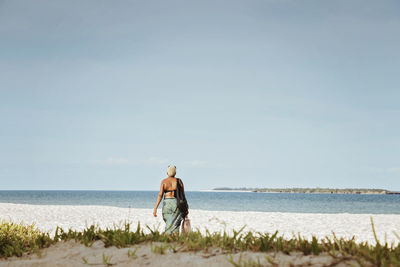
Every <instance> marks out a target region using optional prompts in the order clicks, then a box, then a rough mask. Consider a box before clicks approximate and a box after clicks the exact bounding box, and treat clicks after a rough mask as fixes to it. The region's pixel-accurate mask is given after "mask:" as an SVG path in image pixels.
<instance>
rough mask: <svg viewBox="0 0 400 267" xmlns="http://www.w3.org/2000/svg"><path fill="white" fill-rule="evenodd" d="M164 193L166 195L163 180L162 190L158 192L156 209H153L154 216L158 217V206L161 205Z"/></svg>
mask: <svg viewBox="0 0 400 267" xmlns="http://www.w3.org/2000/svg"><path fill="white" fill-rule="evenodd" d="M163 195H164V185H163V183H162V182H161V185H160V192H158V196H157V201H156V205H155V206H154V210H153V215H154V217H157V208H158V205H160V202H161V199H162V196H163Z"/></svg>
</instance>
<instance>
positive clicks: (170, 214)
mask: <svg viewBox="0 0 400 267" xmlns="http://www.w3.org/2000/svg"><path fill="white" fill-rule="evenodd" d="M167 175H168V177H167V178H165V179H164V180H162V181H161V186H160V191H159V192H158V196H157V201H156V205H155V207H154V210H153V215H154V217H157V208H158V205H160V202H161V199H162V197H163V195H164V202H163V207H162V216H163V219H164V222H165V233H167V234H171V233H179V226H180V225H181V222H182V220H183V219H184V218H185V216H186V215H187V213H188V211H186V212H185V211H184V212H182V211H181V210H180V209H179V208H178V199H177V197H178V195H177V189H178V183H179V185H180V188H179V189H180V190H182V193H184V186H183V182H182V180H181V179H179V178H175V175H176V167H175V166H172V165H170V166H168V168H167ZM185 201H186V199H185ZM184 213H186V214H184Z"/></svg>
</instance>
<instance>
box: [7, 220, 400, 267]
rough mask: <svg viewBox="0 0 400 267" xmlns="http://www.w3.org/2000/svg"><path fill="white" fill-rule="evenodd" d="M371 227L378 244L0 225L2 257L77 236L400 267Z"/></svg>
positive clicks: (392, 248)
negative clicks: (52, 230)
mask: <svg viewBox="0 0 400 267" xmlns="http://www.w3.org/2000/svg"><path fill="white" fill-rule="evenodd" d="M371 228H372V233H374V236H375V244H371V243H368V242H356V240H355V238H354V237H353V238H350V239H344V238H338V237H337V236H336V235H335V234H334V233H332V237H325V238H323V239H318V238H317V237H315V236H314V237H312V238H311V239H307V238H305V237H302V236H301V235H300V234H299V235H294V236H293V237H292V238H285V237H283V236H281V235H279V233H278V231H276V232H274V233H262V232H251V231H249V232H245V231H244V228H242V229H240V230H239V231H233V234H228V233H227V232H225V231H224V232H210V231H207V230H206V231H205V233H201V232H200V231H199V230H194V231H192V232H189V233H184V234H180V235H179V234H165V233H162V232H160V231H159V230H157V229H151V228H149V227H148V228H147V229H148V230H149V231H144V230H145V229H143V228H142V227H141V225H140V224H138V225H137V227H136V229H132V227H131V224H130V223H125V224H123V225H121V226H115V227H114V228H106V229H101V228H100V227H98V226H93V225H92V226H89V227H87V228H86V229H85V230H83V231H76V230H71V229H69V230H68V231H64V230H63V229H61V228H57V230H56V231H55V234H54V236H53V237H50V235H49V234H48V233H42V232H40V231H39V230H37V229H36V228H34V227H33V226H24V225H22V224H15V223H12V222H4V221H3V222H2V223H1V225H0V257H3V258H6V257H10V256H21V255H22V254H23V253H32V252H35V251H38V250H39V249H41V248H45V247H48V246H50V245H52V244H54V243H56V242H58V241H68V240H75V241H76V242H81V243H82V244H84V245H86V246H91V245H92V244H93V243H94V242H95V241H97V240H100V241H102V242H103V243H104V245H105V247H110V246H116V247H117V248H122V247H129V246H133V245H136V244H141V243H150V246H151V250H152V252H153V253H158V254H161V255H163V254H165V253H166V251H167V250H168V249H170V250H171V251H173V252H185V251H204V252H205V253H208V252H209V251H215V250H219V251H220V252H221V253H226V254H232V253H240V252H245V251H253V252H267V253H270V252H272V253H275V252H281V253H284V254H288V255H290V254H291V253H292V252H301V253H303V254H304V255H319V254H321V253H327V254H329V255H331V256H332V257H334V258H335V259H338V261H341V260H354V261H357V262H358V263H359V264H360V265H368V264H370V265H374V266H400V244H399V243H397V244H394V243H392V244H388V243H387V241H386V240H385V241H384V242H380V240H378V238H377V235H376V231H375V226H374V223H373V221H372V220H371ZM160 244H161V245H160ZM135 255H136V250H135V251H133V252H129V251H128V256H131V257H132V258H134V256H135ZM103 261H104V262H106V263H108V264H110V261H111V257H110V256H105V255H104V257H103ZM243 264H244V263H243ZM243 264H242V265H243ZM246 264H247V263H246ZM249 264H250V263H249ZM248 266H251V264H250V265H248Z"/></svg>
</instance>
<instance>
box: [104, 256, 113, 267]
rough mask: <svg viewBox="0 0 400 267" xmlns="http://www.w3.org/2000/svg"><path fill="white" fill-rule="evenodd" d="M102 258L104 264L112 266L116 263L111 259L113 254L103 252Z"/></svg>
mask: <svg viewBox="0 0 400 267" xmlns="http://www.w3.org/2000/svg"><path fill="white" fill-rule="evenodd" d="M102 259H103V264H104V265H106V266H111V265H114V264H112V263H111V259H112V255H108V256H107V255H106V254H104V253H103V254H102Z"/></svg>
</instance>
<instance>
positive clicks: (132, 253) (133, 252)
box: [128, 248, 138, 259]
mask: <svg viewBox="0 0 400 267" xmlns="http://www.w3.org/2000/svg"><path fill="white" fill-rule="evenodd" d="M137 250H138V248H135V249H134V250H130V249H128V258H132V259H137V257H138V256H137V255H136V252H137Z"/></svg>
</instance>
